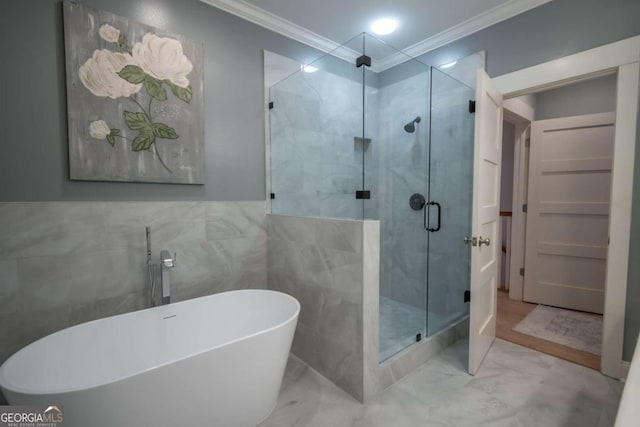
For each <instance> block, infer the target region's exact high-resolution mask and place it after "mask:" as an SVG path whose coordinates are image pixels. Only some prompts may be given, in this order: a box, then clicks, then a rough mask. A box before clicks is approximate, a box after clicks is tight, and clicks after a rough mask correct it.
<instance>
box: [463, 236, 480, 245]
mask: <svg viewBox="0 0 640 427" xmlns="http://www.w3.org/2000/svg"><path fill="white" fill-rule="evenodd" d="M464 244H465V245H471V246H478V238H477V237H469V236H465V238H464Z"/></svg>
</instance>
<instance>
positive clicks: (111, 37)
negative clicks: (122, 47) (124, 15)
mask: <svg viewBox="0 0 640 427" xmlns="http://www.w3.org/2000/svg"><path fill="white" fill-rule="evenodd" d="M98 33H99V34H100V37H102V39H103V40H106V41H108V42H111V43H117V42H118V38H120V30H119V29H117V28H115V27H112V26H111V25H109V24H104V25H102V26H101V27H100V29H99V30H98Z"/></svg>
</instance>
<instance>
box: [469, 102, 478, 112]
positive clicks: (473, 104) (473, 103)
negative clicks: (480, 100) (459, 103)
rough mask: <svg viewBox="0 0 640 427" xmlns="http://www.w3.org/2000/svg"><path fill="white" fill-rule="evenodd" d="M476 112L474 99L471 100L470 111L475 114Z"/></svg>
mask: <svg viewBox="0 0 640 427" xmlns="http://www.w3.org/2000/svg"><path fill="white" fill-rule="evenodd" d="M475 112H476V101H474V100H473V99H470V100H469V113H471V114H473V113H475Z"/></svg>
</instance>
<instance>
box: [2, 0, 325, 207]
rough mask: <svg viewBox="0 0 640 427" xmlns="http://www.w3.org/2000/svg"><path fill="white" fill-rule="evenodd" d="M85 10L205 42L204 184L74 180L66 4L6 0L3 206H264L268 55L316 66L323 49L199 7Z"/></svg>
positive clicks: (139, 1)
mask: <svg viewBox="0 0 640 427" xmlns="http://www.w3.org/2000/svg"><path fill="white" fill-rule="evenodd" d="M84 4H85V5H87V6H89V7H93V8H98V9H103V10H106V11H109V12H113V13H116V14H118V15H121V16H124V17H126V18H128V19H130V20H132V21H138V22H142V23H144V24H148V25H151V26H154V27H158V28H162V29H164V30H166V31H169V32H174V33H179V34H182V35H184V36H186V37H188V38H191V39H194V40H198V41H202V42H203V44H204V97H205V106H204V107H205V108H204V110H205V112H204V120H205V123H204V126H205V129H204V136H205V155H206V161H205V163H206V165H205V168H206V184H205V185H204V186H202V185H200V186H198V185H193V186H189V185H162V184H132V183H104V182H80V181H69V179H68V172H67V171H68V160H67V157H68V154H67V125H66V123H67V117H66V91H65V70H64V43H63V36H62V29H63V24H62V3H61V2H60V0H38V1H21V0H12V1H4V2H3V4H2V14H0V28H2V33H3V34H2V37H0V50H2V51H3V52H4V53H5V58H12V59H13V62H14V64H15V65H14V66H12V67H3V68H2V70H1V71H0V81H1V82H2V83H0V84H1V85H2V86H1V93H2V96H0V117H2V119H1V120H2V121H1V123H0V130H1V135H2V147H3V153H2V156H0V182H2V183H3V185H2V186H0V200H1V201H18V200H21V201H22V200H263V199H264V194H265V190H264V188H265V184H264V179H265V178H264V176H265V173H264V172H265V170H264V165H265V161H264V120H263V105H262V103H263V77H262V73H263V66H262V61H263V56H262V55H263V54H262V50H263V49H265V48H266V49H269V50H271V51H273V52H277V53H281V54H283V55H285V56H288V57H291V58H295V59H298V60H300V61H301V62H305V63H308V62H309V61H310V60H312V59H314V58H316V57H317V56H319V55H320V53H319V52H318V51H315V50H314V49H311V48H309V47H306V46H304V45H302V44H300V43H297V42H295V41H293V40H290V39H287V38H285V37H283V36H280V35H278V34H275V33H273V32H271V31H268V30H266V29H264V28H261V27H258V26H256V25H253V24H251V23H249V22H247V21H244V20H242V19H240V18H236V17H234V16H231V15H229V14H227V13H224V12H222V11H220V10H218V9H216V8H213V7H211V6H208V5H206V4H204V3H201V2H199V1H198V0H184V1H172V0H136V1H129V0H87V1H84Z"/></svg>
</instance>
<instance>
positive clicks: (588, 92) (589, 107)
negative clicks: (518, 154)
mask: <svg viewBox="0 0 640 427" xmlns="http://www.w3.org/2000/svg"><path fill="white" fill-rule="evenodd" d="M616 83H617V76H616V75H615V74H614V75H611V76H605V77H600V78H598V79H593V80H588V81H586V82H581V83H577V84H574V85H571V86H565V87H562V88H559V89H554V90H548V91H545V92H540V93H537V94H536V104H535V109H536V114H535V117H536V120H546V119H555V118H558V117H571V116H579V115H582V114H594V113H605V112H608V111H615V110H616Z"/></svg>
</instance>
